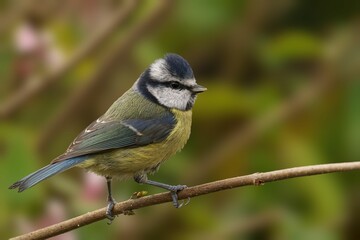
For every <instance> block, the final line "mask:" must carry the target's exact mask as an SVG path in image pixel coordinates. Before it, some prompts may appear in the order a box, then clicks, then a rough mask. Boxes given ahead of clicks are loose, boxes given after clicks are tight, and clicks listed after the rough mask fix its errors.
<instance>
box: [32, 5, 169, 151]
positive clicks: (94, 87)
mask: <svg viewBox="0 0 360 240" xmlns="http://www.w3.org/2000/svg"><path fill="white" fill-rule="evenodd" d="M173 3H174V2H173V1H168V0H163V1H159V2H158V4H157V6H156V7H155V8H154V9H152V10H151V11H150V13H148V15H147V16H146V17H145V18H144V19H142V20H141V21H140V22H139V23H137V24H136V25H135V26H134V27H132V28H131V29H130V30H129V31H128V32H127V34H126V35H125V36H124V37H123V40H122V41H121V42H120V43H119V44H118V45H117V46H116V47H114V49H112V51H111V53H110V54H109V55H108V56H107V58H106V59H105V60H104V61H103V64H102V65H101V66H100V67H99V68H98V70H97V71H96V72H95V74H94V75H93V76H92V77H91V78H90V79H89V80H88V81H87V82H86V83H85V84H84V85H83V86H80V87H79V89H75V91H74V94H73V95H72V96H70V97H69V99H68V101H66V103H65V104H64V107H63V109H61V110H60V111H59V113H58V115H57V116H56V118H54V120H53V121H51V122H50V123H49V124H48V125H47V126H46V127H45V130H44V131H43V134H42V135H41V137H40V140H39V143H38V148H39V149H44V146H45V145H46V144H47V143H48V142H49V139H51V138H52V136H54V135H56V133H58V131H59V129H60V128H59V127H60V126H62V125H63V123H64V122H66V121H67V119H69V116H73V115H74V114H75V112H77V111H78V109H79V108H84V107H86V106H83V103H84V102H87V101H88V99H91V98H93V96H94V93H96V92H97V91H98V89H99V88H101V86H103V85H104V84H105V83H106V81H109V80H111V78H110V75H111V74H112V73H113V72H114V70H116V69H117V68H118V67H119V65H121V63H122V62H123V61H126V60H127V59H128V58H127V56H128V54H129V53H130V51H131V49H132V48H133V47H134V46H136V44H137V43H138V41H139V40H141V39H143V37H144V35H145V34H147V33H149V32H151V30H153V29H154V27H156V26H158V25H159V23H161V22H162V21H163V20H164V17H165V16H167V13H169V10H170V8H171V7H172V6H173Z"/></svg>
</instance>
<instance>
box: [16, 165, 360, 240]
mask: <svg viewBox="0 0 360 240" xmlns="http://www.w3.org/2000/svg"><path fill="white" fill-rule="evenodd" d="M352 170H360V161H359V162H344V163H331V164H321V165H310V166H304V167H294V168H287V169H282V170H276V171H271V172H264V173H254V174H250V175H245V176H239V177H234V178H227V179H223V180H219V181H215V182H209V183H205V184H201V185H197V186H193V187H188V188H186V189H184V190H183V191H181V192H179V194H178V196H179V199H187V198H190V197H196V196H200V195H205V194H209V193H213V192H218V191H223V190H226V189H232V188H237V187H242V186H249V185H254V186H261V185H263V184H264V183H267V182H274V181H279V180H285V179H290V178H296V177H305V176H311V175H318V174H325V173H332V172H345V171H352ZM171 201H172V199H171V195H170V193H159V194H154V195H150V196H146V197H143V198H139V199H130V200H127V201H124V202H120V203H117V204H116V205H115V207H114V213H115V214H121V213H124V212H126V211H131V210H134V209H139V208H144V207H148V206H152V205H156V204H161V203H165V202H171ZM105 211H106V208H101V209H98V210H95V211H93V212H88V213H86V214H83V215H81V216H78V217H75V218H72V219H69V220H66V221H64V222H60V223H57V224H54V225H52V226H49V227H46V228H42V229H39V230H36V231H34V232H30V233H27V234H24V235H21V236H17V237H15V238H12V239H13V240H15V239H16V240H19V239H43V238H49V237H53V236H57V235H59V234H62V233H65V232H68V231H70V230H73V229H76V228H79V227H82V226H85V225H88V224H90V223H93V222H97V221H100V220H102V219H105V218H106V215H105Z"/></svg>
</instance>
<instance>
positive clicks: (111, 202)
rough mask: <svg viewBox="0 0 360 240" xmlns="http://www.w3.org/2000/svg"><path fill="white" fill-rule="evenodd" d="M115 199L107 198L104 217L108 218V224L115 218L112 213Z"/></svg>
mask: <svg viewBox="0 0 360 240" xmlns="http://www.w3.org/2000/svg"><path fill="white" fill-rule="evenodd" d="M115 203H116V202H115V200H114V199H113V198H109V199H108V205H107V207H106V218H107V219H109V222H108V223H107V224H108V225H110V224H111V223H112V221H113V220H114V219H115V216H114V214H113V208H114V206H115Z"/></svg>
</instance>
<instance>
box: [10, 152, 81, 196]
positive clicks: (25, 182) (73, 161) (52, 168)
mask: <svg viewBox="0 0 360 240" xmlns="http://www.w3.org/2000/svg"><path fill="white" fill-rule="evenodd" d="M86 159H87V157H85V156H81V157H76V158H70V159H66V160H64V161H61V162H56V163H51V164H49V165H47V166H45V167H43V168H41V169H39V170H37V171H36V172H33V173H31V174H29V175H27V176H26V177H24V178H23V179H21V180H19V181H17V182H16V183H14V184H13V185H11V186H10V187H9V189H16V188H18V189H19V190H18V192H22V191H24V190H26V189H28V188H30V187H32V186H34V185H35V184H37V183H39V182H41V181H43V180H45V179H47V178H49V177H51V176H53V175H55V174H57V173H61V172H63V171H65V170H67V169H69V168H72V167H74V166H75V165H77V164H78V163H81V162H82V161H84V160H86Z"/></svg>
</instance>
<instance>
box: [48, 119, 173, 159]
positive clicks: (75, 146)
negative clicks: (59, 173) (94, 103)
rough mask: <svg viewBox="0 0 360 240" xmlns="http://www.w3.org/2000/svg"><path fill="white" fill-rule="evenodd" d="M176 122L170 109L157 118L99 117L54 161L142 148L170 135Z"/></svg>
mask: <svg viewBox="0 0 360 240" xmlns="http://www.w3.org/2000/svg"><path fill="white" fill-rule="evenodd" d="M175 124H176V120H175V118H174V116H173V114H172V113H171V112H167V113H166V114H164V115H163V116H161V117H159V118H155V119H127V120H119V121H106V120H102V118H99V119H98V120H96V121H95V122H93V123H92V124H90V125H89V126H88V127H87V128H86V129H85V130H84V131H83V132H82V133H81V134H80V135H79V136H78V137H77V138H76V139H75V140H74V141H73V143H72V144H71V145H70V146H69V148H68V149H67V151H66V152H65V153H64V154H63V155H60V156H59V157H57V158H56V159H54V160H53V161H52V163H55V162H59V161H63V160H66V159H69V158H74V157H78V156H83V155H89V154H94V153H98V152H102V151H106V150H110V149H118V148H131V147H139V146H144V145H148V144H151V143H156V142H160V141H162V140H164V139H165V138H166V137H167V136H168V135H169V134H170V132H171V130H172V129H173V128H174V126H175Z"/></svg>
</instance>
